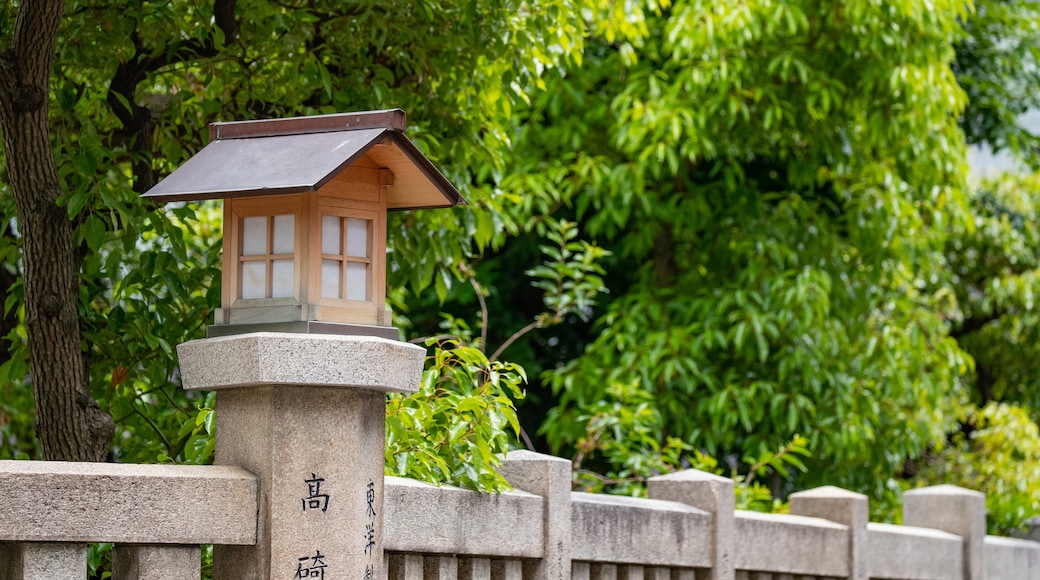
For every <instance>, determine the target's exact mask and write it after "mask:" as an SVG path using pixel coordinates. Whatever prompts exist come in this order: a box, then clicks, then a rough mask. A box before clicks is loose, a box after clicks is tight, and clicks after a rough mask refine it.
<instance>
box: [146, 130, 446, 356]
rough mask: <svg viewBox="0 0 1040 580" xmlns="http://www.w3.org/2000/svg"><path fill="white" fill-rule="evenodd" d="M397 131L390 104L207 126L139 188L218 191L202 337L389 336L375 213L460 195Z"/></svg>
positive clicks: (175, 197)
mask: <svg viewBox="0 0 1040 580" xmlns="http://www.w3.org/2000/svg"><path fill="white" fill-rule="evenodd" d="M404 130H405V115H404V111H401V110H400V109H393V110H388V111H369V112H363V113H344V114H338V115H321V116H314V117H297V118H290V119H278V120H271V121H244V122H235V123H213V124H212V125H210V144H209V145H207V146H206V147H205V148H204V149H203V150H202V151H200V152H199V153H197V154H196V155H194V156H193V157H192V158H191V159H189V160H188V161H187V162H185V163H184V165H182V166H181V167H179V168H178V169H177V170H176V171H174V172H173V173H171V174H170V175H169V176H168V177H167V178H166V179H164V180H162V181H161V182H160V183H159V184H158V185H156V186H155V187H153V188H152V189H151V190H149V191H148V192H147V193H145V194H144V197H147V198H151V199H155V200H158V201H161V202H168V201H190V200H202V199H224V242H223V250H224V258H223V279H222V284H223V285H222V291H221V307H220V308H219V309H218V310H217V311H216V314H215V321H214V326H212V327H210V331H209V334H210V335H211V336H218V335H223V334H233V333H240V332H252V331H257V330H279V331H289V332H325V333H330V332H331V333H360V334H375V335H382V336H388V337H391V338H396V330H394V329H392V328H389V326H390V320H389V315H388V313H387V311H386V306H385V301H386V212H387V211H389V210H404V209H419V208H434V207H453V206H455V205H457V204H460V203H463V204H464V203H465V200H464V199H463V198H462V196H461V195H460V194H459V192H458V191H457V190H456V189H455V188H454V187H453V186H452V185H451V184H450V183H449V182H448V181H447V179H445V178H444V176H443V175H441V173H440V172H439V171H438V170H437V169H436V168H435V167H434V166H433V164H432V163H430V161H429V160H428V159H427V158H426V157H425V156H424V155H423V154H422V153H421V152H420V151H419V150H418V149H417V148H416V147H415V145H414V144H413V143H412V142H411V141H409V140H408V138H407V137H405V135H404Z"/></svg>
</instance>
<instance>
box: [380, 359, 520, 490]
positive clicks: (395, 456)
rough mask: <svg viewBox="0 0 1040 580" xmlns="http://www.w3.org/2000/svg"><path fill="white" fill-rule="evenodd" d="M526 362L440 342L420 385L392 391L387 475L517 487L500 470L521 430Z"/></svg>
mask: <svg viewBox="0 0 1040 580" xmlns="http://www.w3.org/2000/svg"><path fill="white" fill-rule="evenodd" d="M526 380H527V377H526V376H525V375H524V371H523V369H521V368H520V367H518V366H516V365H514V364H510V363H501V362H497V361H489V360H488V359H487V357H486V356H484V354H483V353H482V352H481V351H480V350H478V349H476V348H473V347H469V346H462V345H459V344H458V343H457V342H448V343H446V344H439V345H437V348H436V349H435V351H434V354H433V355H432V356H431V358H430V364H429V366H428V368H427V369H426V370H425V371H424V372H423V378H422V384H421V386H420V388H419V392H418V393H416V394H414V395H410V396H403V395H390V397H389V402H388V404H387V412H386V466H387V468H386V470H387V473H388V474H389V475H396V476H401V477H412V478H414V479H419V480H422V481H428V482H431V483H438V484H440V483H452V484H455V485H461V486H463V487H468V488H471V489H477V490H483V491H502V490H506V489H511V488H510V486H509V484H508V483H507V482H506V480H505V478H503V477H502V476H501V475H499V474H498V473H497V472H496V471H495V467H497V466H499V465H501V462H502V459H501V458H502V455H503V454H505V453H506V451H508V449H509V442H510V439H509V437H508V433H509V431H512V432H513V434H514V436H515V435H518V434H519V430H520V424H519V423H518V422H517V418H516V410H515V409H514V407H513V401H514V400H516V399H520V398H522V397H523V391H522V388H521V384H522V383H523V382H525V381H526Z"/></svg>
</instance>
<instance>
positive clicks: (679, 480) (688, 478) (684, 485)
mask: <svg viewBox="0 0 1040 580" xmlns="http://www.w3.org/2000/svg"><path fill="white" fill-rule="evenodd" d="M647 494H648V495H649V496H650V498H651V499H663V500H668V501H674V502H678V503H681V504H685V505H688V506H691V507H695V508H697V509H701V510H704V511H706V512H708V513H710V514H711V517H712V545H713V553H712V558H711V561H712V566H711V571H710V573H709V574H708V576H707V578H710V579H711V580H733V579H734V578H736V571H735V570H734V568H733V560H734V559H735V556H736V554H735V553H734V550H735V547H736V515H735V513H734V509H735V508H734V506H733V502H734V496H733V480H732V479H729V478H727V477H721V476H718V475H715V474H712V473H707V472H704V471H698V470H696V469H687V470H685V471H678V472H676V473H669V474H667V475H658V476H656V477H651V478H650V480H649V482H648V484H647ZM699 577H700V576H699V575H698V578H699Z"/></svg>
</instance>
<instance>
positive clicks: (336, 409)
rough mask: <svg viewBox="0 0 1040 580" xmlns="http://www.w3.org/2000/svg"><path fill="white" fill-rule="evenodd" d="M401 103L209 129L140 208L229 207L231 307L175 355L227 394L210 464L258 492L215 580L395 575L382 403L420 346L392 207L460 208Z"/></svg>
mask: <svg viewBox="0 0 1040 580" xmlns="http://www.w3.org/2000/svg"><path fill="white" fill-rule="evenodd" d="M404 129H405V116H404V112H403V111H400V110H390V111H372V112H365V113H347V114H342V115H325V116H315V117H301V118H294V119H279V120H274V121H248V122H240V123H215V124H213V125H211V126H210V141H211V142H210V144H209V145H207V146H206V147H205V148H204V149H203V150H202V151H200V152H199V153H198V154H196V155H195V156H193V157H192V158H191V159H189V160H188V161H187V162H186V163H184V165H182V166H181V167H180V168H178V169H177V170H176V171H174V172H173V173H171V174H170V175H169V177H167V178H166V179H164V180H163V181H162V182H160V183H159V184H158V185H156V186H155V187H154V188H152V189H151V190H149V191H148V192H147V193H145V194H144V195H145V197H148V198H151V199H153V200H156V201H159V202H168V201H189V200H199V199H223V200H224V241H223V249H224V264H223V266H224V269H223V291H222V296H221V306H220V309H219V310H217V312H216V316H215V318H216V320H215V324H214V325H213V326H211V327H209V337H208V338H204V339H198V340H192V341H189V342H186V343H184V344H181V345H179V346H178V347H177V353H178V358H179V363H180V371H181V380H182V384H183V386H184V388H185V389H190V390H202V391H209V390H212V391H216V392H217V397H216V408H215V413H216V424H217V429H216V443H215V451H214V463H215V464H217V465H233V466H237V467H241V468H244V469H247V470H248V471H250V472H251V473H253V474H254V475H255V476H256V477H257V480H258V482H259V497H258V514H257V540H256V543H255V544H253V545H247V546H241V545H215V546H214V548H213V550H214V557H213V577H214V578H215V579H216V580H261V579H266V578H294V577H295V578H318V577H322V578H323V577H325V572H328V573H329V577H330V578H354V579H357V580H364V579H372V580H378V579H379V578H385V577H386V572H385V570H384V559H383V549H382V541H383V540H382V535H383V522H382V518H383V461H384V453H383V448H384V429H385V425H384V418H385V413H386V393H388V392H414V391H416V390H418V388H419V383H420V381H421V378H422V370H423V362H424V360H425V358H426V349H425V348H422V347H419V346H416V345H413V344H409V343H406V342H401V341H398V340H396V339H397V331H396V330H395V329H393V328H391V327H390V326H389V323H390V320H389V316H388V314H387V313H386V306H385V299H386V249H385V248H386V212H387V211H390V210H396V209H415V208H432V207H450V206H454V205H456V204H459V203H465V201H464V200H463V199H462V197H461V196H460V195H459V193H458V191H456V190H455V188H454V187H452V185H451V184H450V183H448V181H447V180H446V179H445V178H444V176H442V175H441V174H440V172H438V171H437V169H436V168H435V167H434V166H433V165H432V164H431V163H430V161H429V160H428V159H426V158H425V157H424V156H423V155H422V153H420V152H419V150H418V149H417V148H416V147H415V145H414V144H413V143H412V142H411V141H409V140H408V138H407V137H405V135H404Z"/></svg>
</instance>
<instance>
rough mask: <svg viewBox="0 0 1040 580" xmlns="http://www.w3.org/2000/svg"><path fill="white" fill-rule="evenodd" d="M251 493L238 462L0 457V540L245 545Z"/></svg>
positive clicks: (252, 479) (251, 528) (251, 479)
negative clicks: (205, 463) (134, 462)
mask: <svg viewBox="0 0 1040 580" xmlns="http://www.w3.org/2000/svg"><path fill="white" fill-rule="evenodd" d="M256 497H257V479H256V476H254V475H253V474H251V473H249V472H247V471H246V470H244V469H240V468H237V467H214V466H197V465H195V466H193V465H127V464H115V463H71V462H61V461H0V498H3V501H0V541H6V542H20V541H24V542H57V541H61V542H117V543H119V542H126V543H149V544H250V543H253V542H255V541H256Z"/></svg>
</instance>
